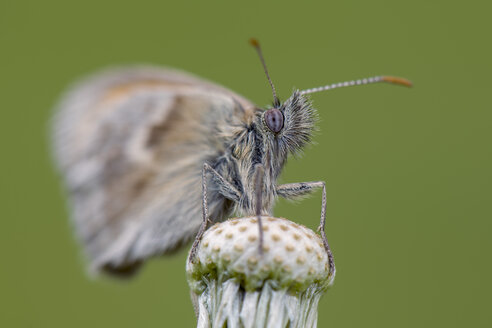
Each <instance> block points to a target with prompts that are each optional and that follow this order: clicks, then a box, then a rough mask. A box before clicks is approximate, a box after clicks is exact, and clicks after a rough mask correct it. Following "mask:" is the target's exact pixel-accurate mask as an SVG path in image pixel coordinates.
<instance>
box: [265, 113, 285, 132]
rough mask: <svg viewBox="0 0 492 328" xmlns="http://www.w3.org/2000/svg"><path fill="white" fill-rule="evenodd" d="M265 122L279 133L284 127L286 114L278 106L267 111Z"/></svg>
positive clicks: (273, 130)
mask: <svg viewBox="0 0 492 328" xmlns="http://www.w3.org/2000/svg"><path fill="white" fill-rule="evenodd" d="M265 123H266V125H267V126H268V128H269V129H270V130H272V132H273V133H278V132H280V130H282V128H283V127H284V115H283V114H282V112H281V111H280V110H279V109H277V108H272V109H269V110H267V111H266V112H265Z"/></svg>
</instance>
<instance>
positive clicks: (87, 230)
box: [53, 40, 410, 276]
mask: <svg viewBox="0 0 492 328" xmlns="http://www.w3.org/2000/svg"><path fill="white" fill-rule="evenodd" d="M251 43H252V45H253V46H254V47H255V48H256V50H257V51H258V54H259V56H260V59H261V62H262V64H263V67H264V69H265V72H266V75H267V77H268V81H269V82H270V84H271V87H272V90H273V98H274V101H273V106H271V107H268V108H265V109H264V108H260V107H258V106H256V105H255V104H254V103H252V102H250V101H249V100H247V99H245V98H244V97H242V96H240V95H238V94H236V93H234V92H232V91H230V90H228V89H226V88H224V87H221V86H219V85H216V84H214V83H212V82H209V81H206V80H204V79H201V78H198V77H195V76H193V75H191V74H188V73H184V72H181V71H177V70H172V69H166V68H159V67H132V68H119V69H113V70H108V71H103V72H101V73H98V74H96V75H94V76H91V77H88V78H86V79H85V80H82V81H81V82H79V83H77V84H76V85H74V86H73V87H72V88H71V89H70V90H69V91H68V93H67V94H66V95H65V96H64V97H63V99H62V100H61V102H60V104H59V106H58V109H57V112H56V114H55V117H54V119H53V149H54V157H55V161H56V164H57V167H58V169H59V171H60V172H61V175H62V176H63V179H64V183H65V187H66V190H67V192H68V195H69V203H70V208H71V216H72V219H73V224H74V227H75V232H76V234H77V237H78V239H79V240H80V242H81V243H82V244H83V246H84V249H85V253H86V254H87V257H88V258H89V261H90V270H91V271H93V272H99V271H104V272H107V273H112V274H116V275H120V276H125V275H131V274H133V273H134V272H136V270H137V269H138V268H139V267H140V266H141V264H142V263H143V262H144V261H145V260H146V259H148V258H151V257H155V256H160V255H163V254H169V253H172V252H173V251H175V250H177V249H179V248H180V247H182V246H183V245H185V244H186V243H188V242H189V241H190V240H192V239H193V238H194V237H195V236H196V234H197V232H198V230H199V229H200V226H203V225H202V223H203V222H204V220H205V221H207V222H208V221H210V222H218V221H223V220H224V219H226V218H228V217H230V216H231V215H232V214H233V213H236V214H237V215H240V216H251V215H255V211H257V210H256V209H255V206H256V203H257V201H256V200H255V199H256V198H255V186H254V174H255V167H257V166H258V165H261V166H262V174H263V177H262V178H263V179H262V181H263V182H262V199H261V209H260V211H261V213H262V214H265V215H271V214H272V208H273V205H274V203H275V199H276V198H277V197H279V196H280V197H284V198H287V199H292V198H298V197H302V196H304V195H307V194H309V193H310V192H312V191H313V190H315V189H318V188H322V189H323V201H324V207H326V192H325V184H324V182H322V181H317V182H306V183H291V184H285V185H278V184H277V179H278V177H279V175H280V173H281V171H282V168H283V167H284V165H285V163H286V161H287V158H288V156H289V155H290V154H296V153H299V152H301V151H302V149H303V148H304V147H305V146H306V145H307V144H308V143H309V142H310V141H311V138H312V134H313V131H314V129H315V123H316V119H317V113H316V110H315V109H314V108H313V106H312V104H311V101H310V99H309V98H308V95H309V94H311V93H314V92H318V91H324V90H330V89H334V88H338V87H345V86H352V85H363V84H369V83H378V82H389V83H394V84H400V85H406V86H410V82H409V81H407V80H405V79H401V78H396V77H390V76H378V77H373V78H368V79H361V80H354V81H349V82H342V83H336V84H332V85H327V86H324V87H320V88H314V89H308V90H303V91H299V90H296V91H294V92H293V94H292V95H291V96H290V97H289V98H288V99H286V100H285V101H284V102H281V101H280V100H279V98H278V97H277V95H276V91H275V87H274V86H273V83H272V82H271V79H270V77H269V75H268V71H267V69H266V65H265V62H264V59H263V55H262V52H261V49H260V46H259V44H258V42H257V41H256V40H252V41H251ZM202 184H203V185H202ZM204 192H205V193H204ZM204 213H205V214H204ZM325 213H326V211H323V209H322V214H321V217H322V219H321V220H322V223H323V224H322V225H321V226H320V228H321V229H320V230H322V234H323V236H324V216H325ZM205 225H206V224H205ZM324 240H325V241H326V237H324ZM327 245H328V244H327V243H326V246H327ZM327 250H329V248H327Z"/></svg>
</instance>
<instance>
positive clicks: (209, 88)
mask: <svg viewBox="0 0 492 328" xmlns="http://www.w3.org/2000/svg"><path fill="white" fill-rule="evenodd" d="M254 108H255V107H254V106H253V105H251V104H250V103H249V102H248V101H246V100H245V99H243V98H241V97H240V96H238V95H236V94H234V93H232V92H231V91H228V90H226V89H224V88H221V87H219V86H217V85H214V84H212V83H210V82H207V81H204V80H201V79H198V78H195V77H193V76H190V75H187V74H184V73H180V72H177V71H172V70H165V69H159V68H154V67H146V68H133V69H126V70H125V69H123V70H121V69H117V70H111V71H106V72H103V73H101V74H99V75H96V76H94V77H91V78H88V79H86V80H85V81H83V82H81V83H79V84H78V85H76V86H74V88H72V90H71V91H70V92H69V93H68V94H67V96H66V97H65V98H64V100H63V101H62V102H61V104H60V106H59V110H58V112H57V114H56V116H55V119H54V133H53V136H54V138H53V143H54V150H55V158H56V161H57V164H58V167H59V169H60V171H61V172H62V175H63V177H64V180H65V184H66V187H67V190H68V193H69V198H70V203H71V210H72V217H73V221H74V224H75V230H76V233H77V235H78V237H79V239H80V240H81V242H82V243H83V245H84V247H85V250H86V253H87V255H88V257H89V259H90V261H91V269H92V270H95V271H98V270H100V269H106V270H108V271H110V272H116V273H124V272H127V271H129V272H130V271H132V270H133V269H134V268H135V267H136V266H138V264H139V263H140V262H141V261H143V260H145V259H146V258H148V257H151V256H155V255H159V254H164V253H167V252H170V251H172V250H174V249H176V248H177V247H179V246H180V245H182V244H183V243H185V242H187V241H188V240H189V239H191V238H192V237H193V236H194V235H195V234H196V232H197V230H198V228H199V225H200V222H201V169H202V166H203V163H204V162H210V161H213V160H214V159H216V158H217V157H218V156H220V154H221V152H223V151H224V146H225V143H226V141H227V140H226V138H227V136H228V135H229V134H230V132H231V131H229V130H230V129H234V126H238V125H240V124H242V122H244V121H245V120H248V118H249V117H251V116H252V115H254V114H253V113H254V111H255V109H254ZM224 129H225V130H224ZM228 129H229V130H228ZM212 206H213V207H214V208H211V211H210V212H211V213H215V214H216V216H217V215H219V216H220V213H221V210H222V208H223V206H224V204H221V203H220V202H217V203H215V204H212Z"/></svg>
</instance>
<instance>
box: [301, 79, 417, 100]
mask: <svg viewBox="0 0 492 328" xmlns="http://www.w3.org/2000/svg"><path fill="white" fill-rule="evenodd" d="M382 82H385V83H391V84H396V85H402V86H405V87H411V86H412V82H410V81H409V80H407V79H404V78H401V77H396V76H374V77H368V78H365V79H359V80H352V81H346V82H338V83H333V84H329V85H325V86H322V87H318V88H312V89H307V90H302V91H300V94H301V95H307V94H310V93H315V92H320V91H327V90H332V89H337V88H344V87H351V86H354V85H366V84H372V83H382Z"/></svg>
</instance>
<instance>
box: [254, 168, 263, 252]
mask: <svg viewBox="0 0 492 328" xmlns="http://www.w3.org/2000/svg"><path fill="white" fill-rule="evenodd" d="M264 174H265V171H264V169H263V165H262V164H256V166H255V175H254V177H255V198H256V199H255V215H256V219H257V221H258V234H259V236H260V238H259V240H260V243H259V245H258V247H259V253H260V255H262V254H263V224H262V221H261V207H262V200H263V199H262V187H263V175H264Z"/></svg>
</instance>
